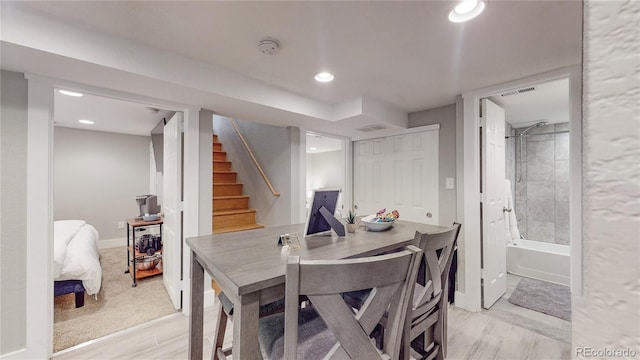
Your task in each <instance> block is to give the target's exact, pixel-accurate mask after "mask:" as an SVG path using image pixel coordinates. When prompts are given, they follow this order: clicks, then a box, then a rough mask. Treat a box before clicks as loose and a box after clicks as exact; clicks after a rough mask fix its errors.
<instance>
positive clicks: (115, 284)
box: [53, 246, 176, 352]
mask: <svg viewBox="0 0 640 360" xmlns="http://www.w3.org/2000/svg"><path fill="white" fill-rule="evenodd" d="M126 261H127V250H126V248H125V247H124V246H123V247H117V248H111V249H103V250H100V263H101V265H102V288H101V289H100V292H99V293H98V299H97V300H96V298H95V296H94V295H86V294H85V300H84V306H83V307H81V308H78V309H76V308H75V302H74V294H67V295H63V296H58V297H56V298H55V301H54V324H53V351H54V352H56V351H60V350H62V349H66V348H69V347H71V346H74V345H77V344H81V343H83V342H86V341H89V340H93V339H97V338H99V337H102V336H105V335H108V334H112V333H114V332H117V331H120V330H123V329H126V328H129V327H131V326H135V325H138V324H142V323H145V322H147V321H149V320H153V319H157V318H159V317H162V316H165V315H168V314H171V313H174V312H175V311H176V310H175V309H174V308H173V305H172V304H171V301H170V300H169V294H167V291H166V290H165V288H164V285H163V283H162V275H158V276H153V277H149V278H145V279H141V280H138V286H137V287H135V288H134V287H131V276H130V275H129V274H125V273H124V271H125V269H126Z"/></svg>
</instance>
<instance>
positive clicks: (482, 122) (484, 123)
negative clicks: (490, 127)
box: [478, 116, 487, 127]
mask: <svg viewBox="0 0 640 360" xmlns="http://www.w3.org/2000/svg"><path fill="white" fill-rule="evenodd" d="M486 123H487V120H486V119H485V118H484V117H482V116H481V117H480V121H478V124H479V126H480V127H484V126H485V125H486Z"/></svg>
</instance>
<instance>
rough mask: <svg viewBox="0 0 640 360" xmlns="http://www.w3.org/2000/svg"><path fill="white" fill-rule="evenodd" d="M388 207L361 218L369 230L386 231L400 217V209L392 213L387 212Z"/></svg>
mask: <svg viewBox="0 0 640 360" xmlns="http://www.w3.org/2000/svg"><path fill="white" fill-rule="evenodd" d="M386 211H387V209H382V210H380V211H378V212H377V213H376V214H375V215H369V216H365V217H363V218H362V220H360V222H361V223H363V224H364V225H365V226H366V227H367V230H369V231H384V230H387V229H389V228H390V227H392V226H393V224H394V223H395V221H396V219H397V218H399V217H400V214H399V213H398V210H393V211H392V212H390V213H387V212H386Z"/></svg>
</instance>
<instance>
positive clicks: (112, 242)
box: [98, 238, 127, 249]
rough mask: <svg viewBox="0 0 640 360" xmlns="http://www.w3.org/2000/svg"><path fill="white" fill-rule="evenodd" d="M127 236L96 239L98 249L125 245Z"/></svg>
mask: <svg viewBox="0 0 640 360" xmlns="http://www.w3.org/2000/svg"><path fill="white" fill-rule="evenodd" d="M126 245H127V238H116V239H105V240H98V249H111V248H115V247H119V246H126Z"/></svg>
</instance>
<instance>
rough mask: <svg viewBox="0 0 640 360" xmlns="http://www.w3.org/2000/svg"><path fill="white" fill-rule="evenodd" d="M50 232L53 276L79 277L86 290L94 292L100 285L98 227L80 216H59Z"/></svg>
mask: <svg viewBox="0 0 640 360" xmlns="http://www.w3.org/2000/svg"><path fill="white" fill-rule="evenodd" d="M53 233H54V241H53V273H54V280H55V281H63V280H81V281H82V285H83V286H84V288H85V290H86V292H87V294H89V295H94V294H97V293H98V292H99V291H100V287H101V286H102V267H101V266H100V253H99V252H98V237H99V236H98V231H97V230H96V229H95V228H94V227H93V226H91V225H89V224H87V223H86V222H85V221H83V220H60V221H54V223H53Z"/></svg>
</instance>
